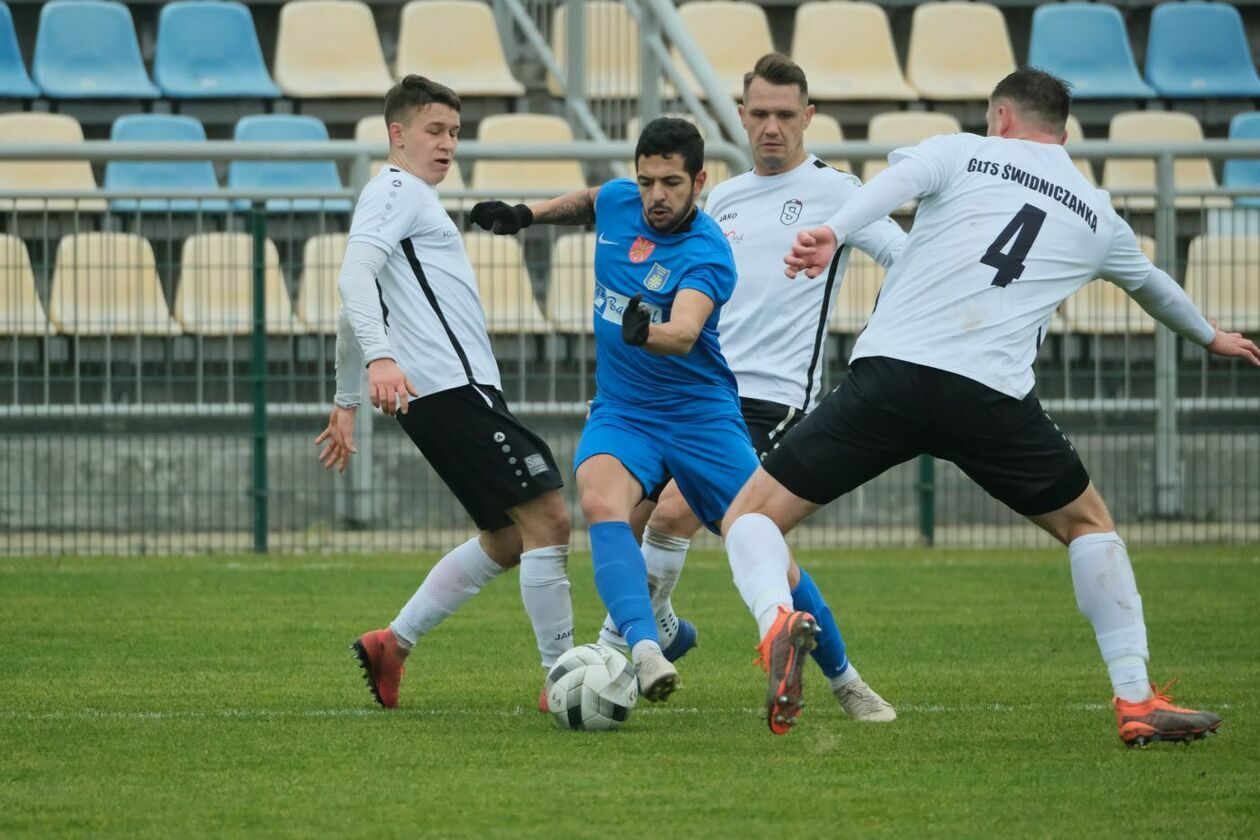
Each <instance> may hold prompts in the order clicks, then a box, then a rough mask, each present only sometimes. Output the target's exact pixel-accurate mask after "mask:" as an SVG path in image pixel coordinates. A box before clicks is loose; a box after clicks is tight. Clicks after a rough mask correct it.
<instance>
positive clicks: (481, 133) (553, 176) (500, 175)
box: [472, 114, 586, 198]
mask: <svg viewBox="0 0 1260 840" xmlns="http://www.w3.org/2000/svg"><path fill="white" fill-rule="evenodd" d="M477 139H478V140H479V141H480V142H482V143H572V142H573V131H572V129H570V128H569V124H568V123H567V122H566V121H565V120H564V119H563V118H561V117H553V116H549V115H546V114H495V115H493V116H489V117H486V118H485V119H484V120H482V121H481V125H480V126H479V127H478V130H477ZM584 186H586V177H585V176H584V175H583V174H582V166H581V164H579V163H578V162H577V161H576V160H528V161H522V160H479V161H477V162H476V163H474V164H473V168H472V188H473V189H474V190H495V191H496V192H498V193H499V194H501V195H502V196H503V197H504V198H509V197H511V196H512V195H514V192H513V191H517V190H550V191H552V192H555V193H556V194H557V195H559V194H561V193H566V192H571V191H572V190H578V189H581V188H582V187H584Z"/></svg>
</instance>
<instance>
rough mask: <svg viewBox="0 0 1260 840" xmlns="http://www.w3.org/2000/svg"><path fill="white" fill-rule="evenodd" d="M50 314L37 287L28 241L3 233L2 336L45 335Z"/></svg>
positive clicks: (0, 267)
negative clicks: (47, 313) (45, 311)
mask: <svg viewBox="0 0 1260 840" xmlns="http://www.w3.org/2000/svg"><path fill="white" fill-rule="evenodd" d="M47 331H48V316H47V315H45V314H44V305H43V304H42V303H40V302H39V292H37V291H36V289H35V272H34V271H33V270H32V269H31V255H30V253H29V252H28V251H27V250H26V243H25V242H23V241H22V240H21V239H18V238H17V237H16V236H11V235H9V234H7V233H0V336H5V337H8V336H15V335H44V334H45V333H46V332H47Z"/></svg>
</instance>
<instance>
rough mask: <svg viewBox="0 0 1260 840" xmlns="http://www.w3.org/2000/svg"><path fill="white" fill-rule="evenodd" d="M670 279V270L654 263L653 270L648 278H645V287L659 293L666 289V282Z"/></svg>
mask: <svg viewBox="0 0 1260 840" xmlns="http://www.w3.org/2000/svg"><path fill="white" fill-rule="evenodd" d="M668 279H669V269H668V268H666V267H665V266H663V265H661V264H660V263H652V270H651V271H649V272H648V276H647V277H644V278H643V285H644V286H647V287H648V288H649V289H651V290H652V291H654V292H659V291H660V290H661V289H663V288H665V281H666V280H668Z"/></svg>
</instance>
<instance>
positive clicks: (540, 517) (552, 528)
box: [532, 491, 573, 545]
mask: <svg viewBox="0 0 1260 840" xmlns="http://www.w3.org/2000/svg"><path fill="white" fill-rule="evenodd" d="M532 526H533V530H534V532H535V533H536V534H537V537H538V541H539V542H541V543H544V544H546V545H567V544H568V542H569V531H570V530H572V528H573V520H572V519H571V518H570V516H569V506H568V505H566V504H565V502H564V496H561V495H560V493H559V492H558V491H552V492H550V493H548V494H547V496H546V499H545V500H544V501H543V503H542V505H540V507H539V510H538V513H537V514H536V515H535V517H534V522H533V523H532Z"/></svg>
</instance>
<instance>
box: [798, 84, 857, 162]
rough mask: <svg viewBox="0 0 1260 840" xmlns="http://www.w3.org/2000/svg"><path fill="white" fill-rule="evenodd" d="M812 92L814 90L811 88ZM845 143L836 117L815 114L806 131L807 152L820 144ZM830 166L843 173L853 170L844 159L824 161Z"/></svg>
mask: <svg viewBox="0 0 1260 840" xmlns="http://www.w3.org/2000/svg"><path fill="white" fill-rule="evenodd" d="M811 90H812V88H811ZM843 141H844V131H842V130H841V128H840V123H839V122H837V121H836V118H835V117H829V116H827V115H826V114H817V113H816V114H814V118H813V119H812V120H810V121H809V128H807V129H805V151H806V152H812V151H814V149H813V147H814V145H816V144H820V143H841V142H843ZM823 162H824V163H826V164H827V165H829V166H834V167H835V168H836V169H839V170H841V171H842V172H852V171H853V169H852V168H851V167H850V164H849V162H848V161H847V160H844V159H843V158H832V159H827V160H824V161H823Z"/></svg>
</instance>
